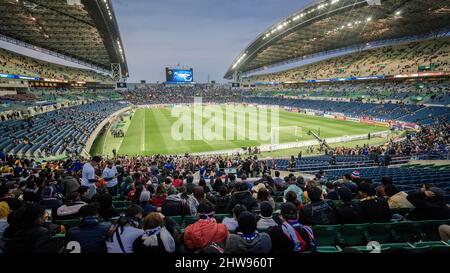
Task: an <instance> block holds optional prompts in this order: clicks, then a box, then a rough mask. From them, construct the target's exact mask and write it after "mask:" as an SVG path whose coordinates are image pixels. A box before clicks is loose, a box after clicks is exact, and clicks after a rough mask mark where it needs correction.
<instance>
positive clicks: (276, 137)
mask: <svg viewBox="0 0 450 273" xmlns="http://www.w3.org/2000/svg"><path fill="white" fill-rule="evenodd" d="M270 135H271V142H272V144H277V143H275V142H280V141H281V142H295V141H300V139H301V138H302V137H303V134H302V127H299V126H280V127H272V129H271V134H270Z"/></svg>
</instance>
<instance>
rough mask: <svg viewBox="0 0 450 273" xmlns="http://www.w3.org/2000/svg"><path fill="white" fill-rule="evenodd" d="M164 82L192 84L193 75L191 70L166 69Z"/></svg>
mask: <svg viewBox="0 0 450 273" xmlns="http://www.w3.org/2000/svg"><path fill="white" fill-rule="evenodd" d="M166 81H168V82H193V81H194V73H193V71H192V69H189V70H187V69H169V68H166Z"/></svg>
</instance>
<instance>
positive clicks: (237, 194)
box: [227, 182, 257, 213]
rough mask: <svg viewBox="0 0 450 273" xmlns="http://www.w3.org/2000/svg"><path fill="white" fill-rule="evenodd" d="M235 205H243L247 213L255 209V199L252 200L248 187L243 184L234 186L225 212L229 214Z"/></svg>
mask: <svg viewBox="0 0 450 273" xmlns="http://www.w3.org/2000/svg"><path fill="white" fill-rule="evenodd" d="M237 204H240V205H244V206H245V207H246V208H247V210H248V211H253V210H254V209H255V208H257V203H256V200H255V198H253V196H252V194H251V192H250V191H249V189H248V186H247V185H246V184H245V183H243V182H239V183H236V184H235V191H234V193H233V195H232V196H231V199H230V202H229V203H228V206H227V212H228V213H231V211H232V209H233V208H234V206H236V205H237Z"/></svg>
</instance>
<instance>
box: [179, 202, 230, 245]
mask: <svg viewBox="0 0 450 273" xmlns="http://www.w3.org/2000/svg"><path fill="white" fill-rule="evenodd" d="M197 217H198V220H197V221H196V222H195V223H193V224H190V225H188V226H187V227H186V229H185V230H184V238H183V241H184V245H185V246H186V248H187V250H189V251H199V250H201V249H203V248H205V247H207V246H208V245H210V244H211V243H218V244H224V243H225V241H226V239H227V237H228V229H227V227H226V226H225V225H224V224H222V223H220V224H219V223H217V222H216V219H215V218H214V207H213V205H212V204H211V202H209V201H207V200H203V201H201V202H200V204H199V205H198V208H197Z"/></svg>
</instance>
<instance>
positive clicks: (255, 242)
mask: <svg viewBox="0 0 450 273" xmlns="http://www.w3.org/2000/svg"><path fill="white" fill-rule="evenodd" d="M238 225H239V232H238V234H230V235H228V238H227V241H226V243H225V250H226V251H227V252H230V253H268V252H269V251H270V249H271V248H272V240H271V239H270V236H269V235H268V234H267V233H265V232H262V233H259V232H257V231H256V218H255V216H254V215H253V213H251V212H248V211H244V212H242V213H241V214H240V215H239V218H238Z"/></svg>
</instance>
